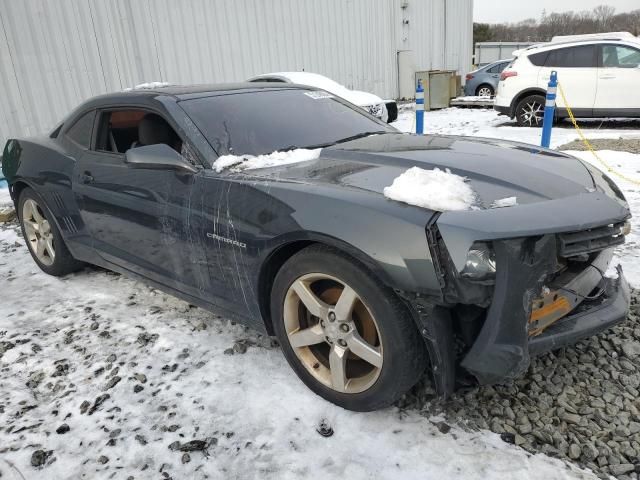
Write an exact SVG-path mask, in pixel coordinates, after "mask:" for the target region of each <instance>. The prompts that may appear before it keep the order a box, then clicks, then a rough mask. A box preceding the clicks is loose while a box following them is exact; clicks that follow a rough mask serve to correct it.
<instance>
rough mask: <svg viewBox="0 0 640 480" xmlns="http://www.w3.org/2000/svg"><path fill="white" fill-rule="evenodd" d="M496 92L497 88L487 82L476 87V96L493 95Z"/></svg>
mask: <svg viewBox="0 0 640 480" xmlns="http://www.w3.org/2000/svg"><path fill="white" fill-rule="evenodd" d="M494 94H495V90H494V89H493V87H492V86H491V85H489V84H487V83H483V84H482V85H480V86H479V87H478V88H476V96H478V97H493V95H494Z"/></svg>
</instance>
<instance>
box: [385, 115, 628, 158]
mask: <svg viewBox="0 0 640 480" xmlns="http://www.w3.org/2000/svg"><path fill="white" fill-rule="evenodd" d="M579 124H580V125H581V126H584V127H585V128H584V129H583V131H584V133H585V134H586V135H587V137H588V138H640V119H635V120H629V119H621V120H617V121H613V120H607V121H604V122H602V121H601V120H587V121H585V120H580V121H579ZM392 125H393V126H394V127H396V128H398V129H399V130H402V131H403V132H415V116H414V114H413V107H411V106H409V107H407V106H404V107H403V108H402V109H401V111H400V112H399V115H398V119H397V120H396V121H395V122H393V123H392ZM424 130H425V133H427V134H429V133H441V134H445V135H471V136H474V137H489V138H504V139H505V140H515V141H519V142H525V143H532V144H534V145H540V132H541V130H540V129H539V128H529V127H518V126H517V125H516V123H515V121H513V120H510V119H509V118H507V117H505V116H504V115H499V114H498V112H496V111H495V110H492V109H471V108H445V109H442V110H434V111H430V112H425V116H424ZM577 138H578V134H577V132H576V131H575V129H574V128H573V126H572V125H571V123H569V122H568V121H563V122H562V123H560V124H559V125H557V126H554V128H553V133H552V136H551V148H556V147H558V146H560V145H564V144H565V143H568V142H570V141H572V140H575V139H577Z"/></svg>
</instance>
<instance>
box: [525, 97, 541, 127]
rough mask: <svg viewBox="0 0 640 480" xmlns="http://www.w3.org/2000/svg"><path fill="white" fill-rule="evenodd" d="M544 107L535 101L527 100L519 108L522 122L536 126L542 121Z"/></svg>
mask: <svg viewBox="0 0 640 480" xmlns="http://www.w3.org/2000/svg"><path fill="white" fill-rule="evenodd" d="M543 112H544V109H543V107H542V105H541V104H540V103H538V102H536V101H531V102H527V103H526V104H525V105H523V106H522V108H521V109H520V117H521V118H522V123H524V124H526V125H529V126H530V127H537V126H538V125H540V124H541V123H542V117H543Z"/></svg>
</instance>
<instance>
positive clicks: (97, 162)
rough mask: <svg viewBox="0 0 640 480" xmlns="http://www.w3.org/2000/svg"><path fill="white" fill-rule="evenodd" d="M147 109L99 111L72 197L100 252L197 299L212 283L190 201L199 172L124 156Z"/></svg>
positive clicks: (197, 214) (78, 164)
mask: <svg viewBox="0 0 640 480" xmlns="http://www.w3.org/2000/svg"><path fill="white" fill-rule="evenodd" d="M149 114H151V115H154V114H153V113H151V112H148V111H144V110H141V109H133V108H130V109H121V110H107V111H101V112H99V115H98V116H97V120H96V121H97V123H96V126H95V127H94V132H95V133H94V136H93V146H92V148H91V149H90V150H87V151H86V152H85V153H84V154H83V155H82V156H80V158H78V160H77V162H76V166H75V171H74V182H73V183H74V184H73V190H74V195H75V196H76V200H77V202H78V205H79V208H80V216H81V218H82V221H83V223H84V225H85V227H86V229H87V230H88V231H89V233H90V235H91V238H92V244H93V248H94V249H95V251H96V252H97V254H98V255H100V256H101V257H103V258H104V259H105V260H107V261H108V262H111V263H114V264H116V265H119V266H121V267H123V268H126V269H127V270H130V271H132V272H135V273H138V274H141V275H144V276H146V277H149V278H151V279H152V280H154V281H157V282H159V283H162V284H164V285H167V286H170V287H172V288H175V289H177V290H180V291H183V292H185V293H189V294H192V295H196V296H197V295H198V293H199V292H203V291H206V290H207V289H208V287H209V284H208V283H209V281H208V270H207V266H206V260H205V258H206V257H205V254H204V245H203V243H202V238H203V232H201V231H200V228H201V222H200V218H201V216H200V211H199V210H198V206H197V204H196V205H192V203H191V198H192V195H193V194H194V192H196V191H197V190H198V187H199V182H200V175H199V174H194V173H190V172H183V171H177V170H172V169H160V168H140V167H139V166H135V167H134V166H132V165H130V164H128V163H127V162H126V161H125V152H126V151H127V150H128V149H129V148H128V147H129V146H134V147H135V146H136V143H138V141H139V139H138V132H137V130H138V128H139V124H140V122H141V120H142V119H143V118H144V117H145V116H146V115H149ZM173 133H174V134H175V131H173ZM176 137H177V134H176ZM178 138H179V137H178ZM176 141H180V140H176Z"/></svg>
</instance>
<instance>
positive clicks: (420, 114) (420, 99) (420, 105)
mask: <svg viewBox="0 0 640 480" xmlns="http://www.w3.org/2000/svg"><path fill="white" fill-rule="evenodd" d="M416 133H417V134H419V135H422V134H423V133H424V88H422V80H418V86H417V88H416Z"/></svg>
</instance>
